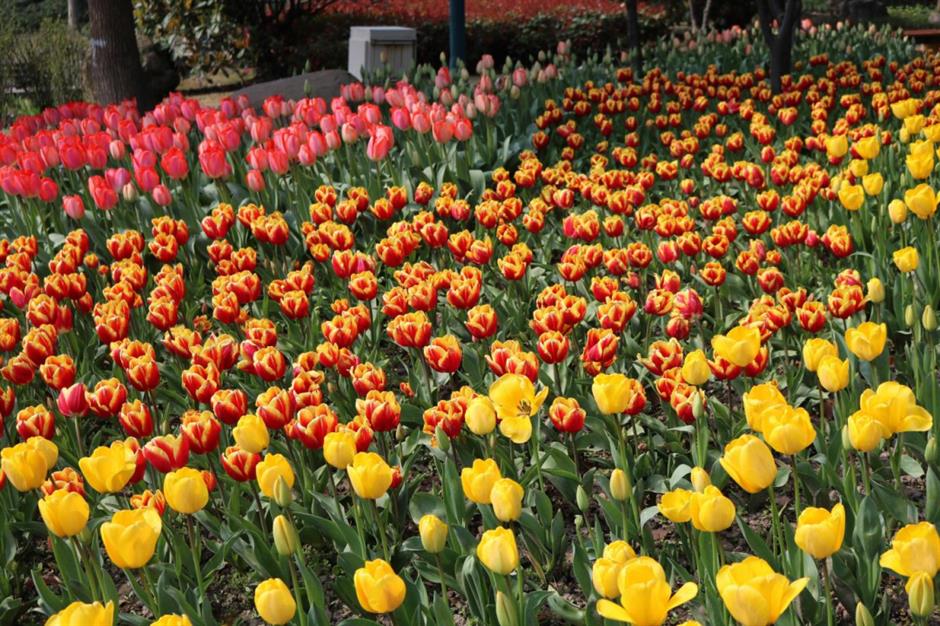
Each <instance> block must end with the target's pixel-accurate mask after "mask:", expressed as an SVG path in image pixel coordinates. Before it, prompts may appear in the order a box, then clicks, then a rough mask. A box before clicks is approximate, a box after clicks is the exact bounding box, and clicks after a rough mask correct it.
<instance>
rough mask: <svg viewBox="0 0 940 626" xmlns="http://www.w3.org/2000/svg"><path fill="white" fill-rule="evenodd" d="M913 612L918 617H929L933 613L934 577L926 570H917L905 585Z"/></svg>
mask: <svg viewBox="0 0 940 626" xmlns="http://www.w3.org/2000/svg"><path fill="white" fill-rule="evenodd" d="M904 589H905V590H906V591H907V600H908V603H909V604H910V606H911V613H912V614H913V615H915V616H916V617H929V616H930V614H931V613H933V607H934V588H933V577H932V576H931V575H930V574H928V573H926V572H917V573H916V574H914V575H913V576H911V577H910V578H909V579H908V581H907V584H905V585H904Z"/></svg>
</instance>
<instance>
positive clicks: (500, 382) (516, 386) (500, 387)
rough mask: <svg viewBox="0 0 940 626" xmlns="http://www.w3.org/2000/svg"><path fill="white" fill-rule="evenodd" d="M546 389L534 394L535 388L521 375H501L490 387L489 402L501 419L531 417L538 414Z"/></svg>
mask: <svg viewBox="0 0 940 626" xmlns="http://www.w3.org/2000/svg"><path fill="white" fill-rule="evenodd" d="M547 395H548V389H543V390H542V391H540V392H539V393H538V394H536V393H535V386H534V385H533V384H532V381H531V380H529V379H528V377H526V376H523V375H521V374H503V375H502V376H500V377H499V378H498V379H497V380H496V382H494V383H493V384H492V385H490V392H489V396H490V400H492V402H493V408H494V409H496V415H497V416H498V417H499V418H500V419H501V420H505V419H507V418H519V417H525V418H526V419H528V418H530V417H532V416H533V415H535V414H536V413H538V412H539V409H540V408H541V407H542V403H543V402H545V397H546V396H547Z"/></svg>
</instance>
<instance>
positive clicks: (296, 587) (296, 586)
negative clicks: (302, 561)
mask: <svg viewBox="0 0 940 626" xmlns="http://www.w3.org/2000/svg"><path fill="white" fill-rule="evenodd" d="M287 567H288V569H290V580H291V587H292V591H293V592H294V602H295V603H296V604H297V614H298V615H299V616H300V626H307V613H306V612H305V611H304V609H303V603H302V601H301V597H300V582H299V581H298V579H297V569H296V567H294V561H293V560H291V559H290V558H288V559H287Z"/></svg>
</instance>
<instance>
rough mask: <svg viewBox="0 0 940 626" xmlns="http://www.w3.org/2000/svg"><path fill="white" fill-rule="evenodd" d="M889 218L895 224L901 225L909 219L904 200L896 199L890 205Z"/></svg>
mask: <svg viewBox="0 0 940 626" xmlns="http://www.w3.org/2000/svg"><path fill="white" fill-rule="evenodd" d="M888 217H890V218H891V222H892V223H894V224H901V223H903V222H904V220H906V219H907V205H906V204H905V203H904V201H903V200H898V199H897V198H895V199H894V200H892V201H891V202H889V203H888Z"/></svg>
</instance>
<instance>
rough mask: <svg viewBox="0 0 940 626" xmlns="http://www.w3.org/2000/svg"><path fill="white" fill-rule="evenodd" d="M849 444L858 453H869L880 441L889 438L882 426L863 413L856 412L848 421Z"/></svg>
mask: <svg viewBox="0 0 940 626" xmlns="http://www.w3.org/2000/svg"><path fill="white" fill-rule="evenodd" d="M847 428H848V433H849V442H850V443H851V444H852V447H853V448H855V449H856V450H858V451H859V452H871V451H872V450H874V449H875V448H876V447H878V444H879V443H881V440H882V439H884V438H885V437H886V436H890V435H891V433H889V432H888V431H887V430H886V429H885V427H884V424H882V423H881V422H879V421H878V420H876V419H875V418H874V417H872V416H871V415H869V414H868V413H866V412H865V411H856V412H855V413H853V414H852V415H850V416H849V420H848V426H847Z"/></svg>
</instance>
